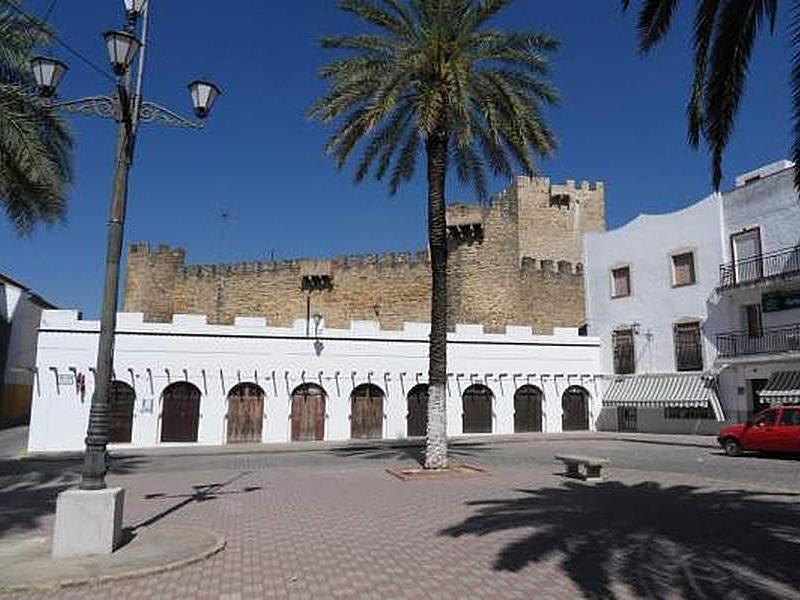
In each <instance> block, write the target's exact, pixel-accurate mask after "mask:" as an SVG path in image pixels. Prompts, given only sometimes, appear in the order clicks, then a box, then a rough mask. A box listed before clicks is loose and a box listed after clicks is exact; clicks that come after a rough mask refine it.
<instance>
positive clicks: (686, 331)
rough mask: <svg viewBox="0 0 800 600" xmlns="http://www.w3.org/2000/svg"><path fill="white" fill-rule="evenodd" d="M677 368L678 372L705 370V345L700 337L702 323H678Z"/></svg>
mask: <svg viewBox="0 0 800 600" xmlns="http://www.w3.org/2000/svg"><path fill="white" fill-rule="evenodd" d="M674 337H675V368H676V370H678V371H702V370H703V343H702V338H701V336H700V323H699V322H693V323H676V324H675V329H674Z"/></svg>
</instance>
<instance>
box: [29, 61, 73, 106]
mask: <svg viewBox="0 0 800 600" xmlns="http://www.w3.org/2000/svg"><path fill="white" fill-rule="evenodd" d="M31 68H32V69H33V78H34V80H35V81H36V87H37V89H38V91H39V95H40V96H42V97H44V98H51V97H52V96H54V95H55V93H56V88H57V87H58V84H59V82H60V81H61V79H62V78H63V77H64V75H65V74H66V72H67V71H68V70H69V67H68V66H67V65H65V64H64V63H63V62H61V61H60V60H56V59H55V58H50V57H47V56H36V57H34V58H33V59H32V60H31Z"/></svg>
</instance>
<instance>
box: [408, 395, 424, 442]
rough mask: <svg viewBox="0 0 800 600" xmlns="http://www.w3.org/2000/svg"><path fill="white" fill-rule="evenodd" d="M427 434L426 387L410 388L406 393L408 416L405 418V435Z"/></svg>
mask: <svg viewBox="0 0 800 600" xmlns="http://www.w3.org/2000/svg"><path fill="white" fill-rule="evenodd" d="M427 432H428V386H427V385H425V384H420V385H417V386H415V387H413V388H411V391H410V392H409V393H408V415H407V416H406V435H407V436H408V437H415V436H423V435H426V434H427Z"/></svg>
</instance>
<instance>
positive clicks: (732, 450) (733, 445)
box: [722, 439, 742, 456]
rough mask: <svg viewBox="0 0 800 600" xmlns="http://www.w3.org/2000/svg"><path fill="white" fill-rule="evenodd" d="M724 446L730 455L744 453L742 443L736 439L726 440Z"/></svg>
mask: <svg viewBox="0 0 800 600" xmlns="http://www.w3.org/2000/svg"><path fill="white" fill-rule="evenodd" d="M722 447H723V449H724V450H725V454H727V455H728V456H739V455H740V454H741V453H742V445H741V444H740V443H739V442H737V441H736V440H734V439H727V440H725V442H724V443H723V445H722Z"/></svg>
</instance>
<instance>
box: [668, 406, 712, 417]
mask: <svg viewBox="0 0 800 600" xmlns="http://www.w3.org/2000/svg"><path fill="white" fill-rule="evenodd" d="M664 418H665V419H692V420H697V419H713V418H714V411H712V410H711V407H710V406H667V407H666V408H665V409H664Z"/></svg>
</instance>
